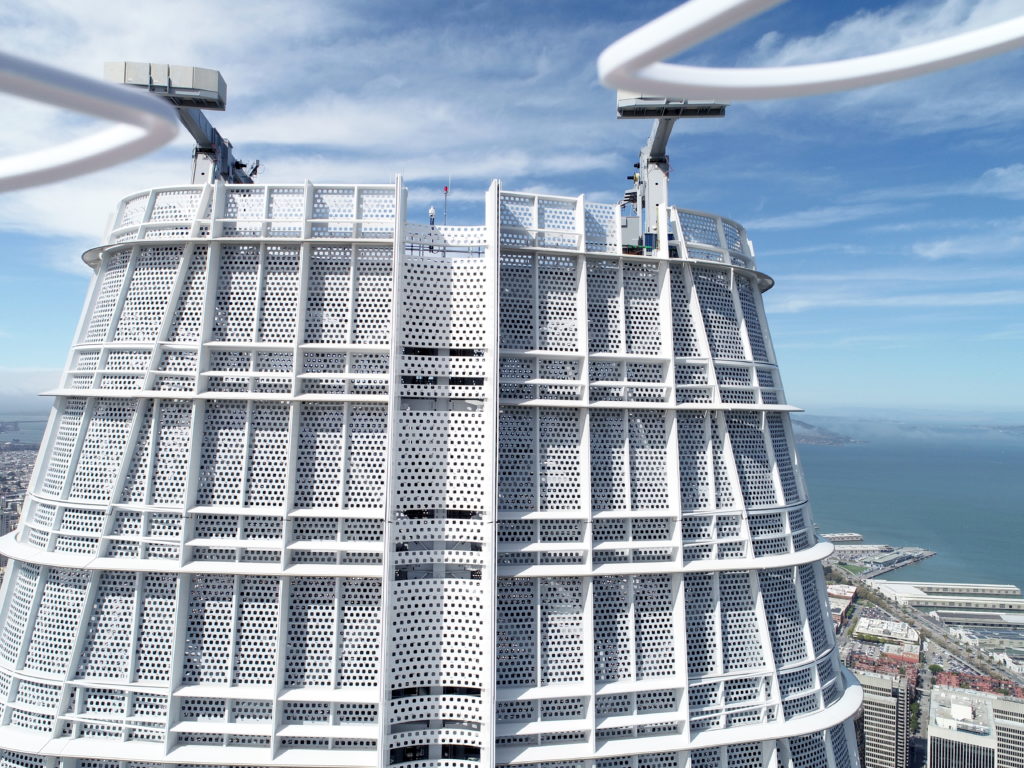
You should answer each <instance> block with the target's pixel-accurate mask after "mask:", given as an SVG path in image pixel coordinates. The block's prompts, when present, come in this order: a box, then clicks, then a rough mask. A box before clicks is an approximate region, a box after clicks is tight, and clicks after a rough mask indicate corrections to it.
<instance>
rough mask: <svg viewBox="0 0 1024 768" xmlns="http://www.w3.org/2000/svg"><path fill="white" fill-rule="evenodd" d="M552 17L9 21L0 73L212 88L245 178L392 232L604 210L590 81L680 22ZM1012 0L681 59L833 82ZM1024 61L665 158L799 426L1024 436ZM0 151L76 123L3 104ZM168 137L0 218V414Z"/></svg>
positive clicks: (703, 127)
mask: <svg viewBox="0 0 1024 768" xmlns="http://www.w3.org/2000/svg"><path fill="white" fill-rule="evenodd" d="M673 5H674V3H672V2H655V1H654V0H638V1H635V2H633V3H630V4H622V3H610V2H595V1H593V0H591V2H574V1H562V2H551V1H550V0H546V1H545V2H534V1H533V0H523V1H520V2H513V3H507V2H506V3H499V2H478V3H452V2H447V3H440V2H420V1H419V0H416V1H410V0H403V1H401V2H397V1H393V0H375V1H372V2H371V1H361V2H312V1H311V2H300V3H281V2H276V1H272V0H253V1H251V2H245V3H241V2H235V3H229V2H210V1H209V0H206V1H204V2H199V1H198V0H179V1H178V2H174V3H173V4H172V3H158V2H154V3H138V2H127V1H126V0H108V1H107V2H104V3H102V4H100V3H98V2H87V3H81V2H75V0H33V2H31V3H29V2H27V1H26V0H8V2H7V3H5V4H4V5H3V6H2V7H0V49H3V50H5V51H8V52H11V53H14V54H19V55H23V56H28V57H34V58H44V57H45V58H46V59H47V60H49V61H52V62H53V63H56V64H57V65H59V66H62V67H65V68H68V69H72V70H75V71H77V72H80V73H84V74H96V75H99V74H100V73H101V72H102V62H103V61H104V60H108V59H128V60H139V61H160V62H171V63H182V64H185V63H188V64H195V65H198V66H205V67H213V68H217V69H220V70H221V71H222V72H223V74H224V77H225V79H226V80H227V83H228V89H229V109H228V111H227V112H226V113H223V114H216V113H214V114H212V115H211V117H212V119H213V121H214V123H215V124H216V125H217V126H218V128H220V129H221V131H222V132H223V133H224V134H225V135H226V136H228V137H229V138H230V139H231V140H232V141H233V142H234V143H235V145H236V151H237V154H238V155H239V156H240V157H242V158H243V159H247V160H251V159H255V158H259V159H260V160H261V163H262V169H261V180H262V181H267V182H295V181H302V180H304V179H306V178H309V179H311V180H313V181H318V182H332V181H346V182H353V181H354V182H383V181H388V180H390V178H391V176H392V174H394V173H396V172H401V173H403V174H404V176H405V179H406V183H407V185H408V186H409V188H410V217H412V218H423V219H425V217H426V209H427V207H428V206H429V205H430V204H431V203H433V204H435V205H438V206H439V207H440V194H439V190H440V188H441V186H442V185H443V184H445V183H447V180H448V177H449V175H450V176H451V178H452V186H453V194H452V198H451V202H450V208H449V211H450V213H449V221H452V222H465V223H476V222H478V221H480V220H481V218H482V196H483V191H484V189H485V188H486V187H487V184H488V183H489V181H490V179H491V178H495V177H497V178H501V179H502V181H503V183H504V185H505V187H506V188H510V189H521V190H531V191H544V192H551V193H556V194H572V195H576V194H579V193H580V192H584V193H586V194H587V195H588V196H593V197H594V198H596V199H600V200H604V201H607V202H614V201H615V200H617V199H619V197H620V196H621V193H622V191H623V189H624V188H625V186H626V181H625V176H626V175H627V174H628V173H630V172H631V171H632V163H633V161H634V159H635V154H636V152H637V150H638V149H639V147H640V145H641V144H642V142H643V140H644V138H645V136H646V132H647V126H646V125H642V124H640V123H638V122H632V121H631V122H625V121H622V122H618V121H616V120H615V119H614V97H613V95H612V94H611V93H610V92H608V91H607V90H605V89H604V88H602V87H601V86H600V85H599V84H598V82H597V78H596V75H595V69H594V62H595V60H596V57H597V55H598V54H599V53H600V51H601V50H602V49H603V48H604V47H605V46H606V45H608V44H609V43H611V42H612V41H613V40H615V39H616V38H617V37H619V36H621V35H622V34H624V33H626V32H628V31H630V30H631V29H633V28H634V27H636V26H638V25H639V24H641V23H643V22H645V21H647V20H649V19H651V18H653V17H655V16H657V15H658V14H660V13H662V12H664V11H666V10H669V9H670V8H671V7H673ZM1019 12H1020V3H1019V1H1018V0H920V1H915V2H891V3H883V2H870V1H869V2H854V1H851V2H844V3H819V2H812V0H791V2H789V3H786V4H783V5H782V6H780V7H779V8H776V9H774V10H772V11H770V12H768V13H767V14H764V15H763V16H761V17H759V18H757V19H754V20H752V21H751V22H748V23H747V24H745V25H743V26H742V27H740V28H737V29H735V30H732V31H731V32H729V33H727V34H726V35H724V36H722V37H719V38H717V39H716V40H714V41H711V42H709V43H706V44H704V45H703V46H701V47H700V48H698V49H696V50H694V51H692V52H690V53H688V54H686V55H685V56H684V57H683V58H684V59H685V60H686V61H689V62H694V63H706V64H714V65H718V66H730V65H741V66H755V65H764V64H783V63H801V62H808V61H823V60H829V59H832V58H836V57H839V56H852V55H859V54H864V53H870V52H875V51H882V50H890V49H892V48H896V47H901V46H905V45H909V44H912V43H916V42H924V41H927V40H933V39H937V38H939V37H943V36H945V35H948V34H951V33H954V32H958V31H962V30H965V29H968V28H972V27H978V26H983V25H984V24H987V23H991V22H994V21H1000V20H1003V19H1006V18H1009V17H1011V16H1013V15H1015V14H1017V13H1019ZM1022 82H1024V53H1021V52H1015V53H1010V54H1004V55H1002V56H999V57H996V58H994V59H991V60H988V61H984V62H978V63H975V64H971V65H968V66H965V67H961V68H959V69H957V70H953V71H950V72H945V73H938V74H933V75H929V76H927V77H925V78H920V79H917V80H912V81H908V82H904V83H897V84H892V85H887V86H880V87H876V88H872V89H867V90H864V91H858V92H854V93H848V94H838V95H832V96H822V97H812V98H805V99H797V100H789V101H780V102H765V103H752V104H736V105H734V106H733V107H731V108H730V113H729V115H728V116H727V117H726V118H725V119H724V120H708V121H691V122H690V123H687V124H685V125H680V126H679V127H677V129H676V133H675V135H674V137H673V141H672V143H671V145H670V155H671V161H672V199H673V202H674V203H675V204H676V205H679V206H681V207H686V208H697V209H702V210H709V211H714V212H717V213H721V214H723V215H726V216H729V217H731V218H734V219H736V220H738V221H740V222H741V223H743V224H745V225H746V226H747V228H748V231H749V234H750V236H751V238H752V240H753V241H754V245H755V248H756V251H757V255H758V264H759V267H760V268H761V269H762V270H763V271H765V272H767V273H768V274H770V275H772V276H773V277H774V278H775V279H776V282H777V284H776V287H775V288H774V289H773V290H771V291H770V292H769V293H768V294H767V295H766V307H767V310H768V313H769V317H770V321H771V327H772V334H773V337H774V341H775V345H776V349H777V352H778V355H779V358H780V362H781V366H782V374H783V380H784V383H785V385H786V389H787V393H788V396H789V399H790V401H791V402H793V403H796V404H798V405H803V406H805V407H808V408H809V409H810V410H812V411H819V412H821V411H826V410H833V411H839V410H848V409H851V408H859V409H868V408H870V409H905V408H914V409H922V410H927V411H930V412H932V413H933V414H948V415H950V416H953V415H959V414H963V413H964V412H971V413H977V414H979V418H982V417H984V418H992V419H1022V418H1024V407H1022V406H1021V405H1020V394H1019V393H1020V382H1021V380H1022V377H1024V286H1022V282H1024V216H1022V215H1021V206H1022V201H1024V132H1022V131H1021V126H1022V125H1024V89H1022V88H1021V87H1020V84H1021V83H1022ZM0 112H3V113H4V114H5V115H16V116H17V119H16V120H6V121H4V123H5V125H3V126H0V151H2V152H12V151H16V150H17V151H22V150H25V149H29V148H37V147H40V146H45V144H46V142H48V141H50V140H52V139H53V138H56V137H61V138H67V137H69V136H73V135H77V134H80V133H82V132H84V131H86V130H88V129H89V128H90V127H92V126H91V125H90V123H89V122H88V121H86V120H82V119H75V118H69V117H68V116H67V115H63V114H60V113H58V112H56V111H54V110H50V109H47V108H43V107H36V106H33V105H29V104H26V103H24V102H20V101H16V100H14V99H6V98H0ZM189 158H190V149H189V145H188V142H187V140H186V139H185V138H184V136H181V137H179V139H178V140H177V141H176V142H175V143H174V144H172V145H171V146H169V147H167V148H165V149H163V150H161V151H159V152H157V153H154V154H153V155H150V156H148V157H146V158H142V159H140V160H137V161H134V162H132V163H128V164H125V165H122V166H120V167H118V168H115V169H111V170H109V171H106V172H103V173H100V174H94V175H92V176H89V177H86V178H83V179H78V180H75V181H72V182H67V183H63V184H59V185H52V186H48V187H42V188H37V189H34V190H28V191H25V192H21V193H13V194H9V195H6V196H5V197H4V199H3V205H2V206H0V254H2V259H0V403H2V402H3V401H4V400H5V399H6V401H7V402H11V399H12V398H14V397H16V396H26V395H28V394H29V393H32V392H36V391H39V390H41V389H44V388H46V387H49V386H52V385H53V383H54V382H55V380H56V372H57V371H58V370H59V369H60V368H61V366H62V365H63V363H64V359H65V355H66V352H67V345H68V343H69V341H70V339H71V335H72V332H73V329H74V326H75V323H76V322H77V318H78V315H79V311H80V308H81V303H82V299H83V297H84V293H85V290H86V287H87V284H88V282H87V281H88V276H89V273H88V270H87V269H86V268H85V267H84V266H83V265H82V264H81V262H80V260H79V254H80V253H81V252H82V251H83V250H84V249H85V248H88V247H90V246H92V245H95V244H96V243H97V242H98V240H99V238H100V237H101V236H102V233H103V229H104V225H105V222H106V219H107V215H108V214H109V212H110V211H112V210H113V208H114V205H115V204H116V201H117V200H118V199H119V198H121V197H123V196H124V195H126V194H128V193H129V192H132V191H134V190H137V189H141V188H144V187H148V186H158V185H163V184H178V183H186V182H187V181H188V178H189V167H190V159H189Z"/></svg>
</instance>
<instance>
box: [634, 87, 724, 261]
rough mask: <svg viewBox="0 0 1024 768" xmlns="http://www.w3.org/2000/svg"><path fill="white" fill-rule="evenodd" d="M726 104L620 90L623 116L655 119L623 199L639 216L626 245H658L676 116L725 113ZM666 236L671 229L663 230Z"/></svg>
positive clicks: (666, 193) (688, 116) (651, 246)
mask: <svg viewBox="0 0 1024 768" xmlns="http://www.w3.org/2000/svg"><path fill="white" fill-rule="evenodd" d="M727 106H728V105H727V104H722V103H720V102H716V101H690V100H678V99H665V98H662V97H660V96H645V95H643V94H638V93H630V92H627V91H619V93H618V103H617V111H618V117H619V118H620V119H623V120H654V125H653V126H652V127H651V135H650V136H649V137H648V139H647V143H646V144H644V146H643V148H642V149H641V150H640V160H639V162H637V163H636V164H635V165H634V167H635V168H636V173H634V174H633V175H631V176H629V177H628V178H629V179H631V180H632V181H633V189H631V190H627V191H626V196H625V199H624V201H623V202H624V203H631V204H632V205H633V206H634V207H635V208H636V212H637V218H636V219H635V220H634V221H633V222H630V221H629V220H628V219H627V226H626V227H625V230H626V231H625V233H624V236H623V245H624V246H627V247H640V248H642V249H651V250H653V249H655V248H657V245H658V240H659V236H660V235H661V234H662V233H661V232H660V228H661V225H660V224H659V221H664V220H667V219H666V218H665V214H663V213H662V212H663V211H664V212H666V213H667V211H668V177H669V161H668V140H669V137H670V136H671V135H672V128H673V127H675V123H676V120H680V119H683V118H705V117H724V116H725V108H726V107H727ZM664 235H665V237H666V239H667V235H668V233H664Z"/></svg>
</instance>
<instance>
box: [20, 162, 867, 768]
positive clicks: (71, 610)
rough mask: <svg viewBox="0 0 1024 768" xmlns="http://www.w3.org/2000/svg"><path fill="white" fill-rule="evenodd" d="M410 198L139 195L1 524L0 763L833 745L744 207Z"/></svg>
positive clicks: (104, 263)
mask: <svg viewBox="0 0 1024 768" xmlns="http://www.w3.org/2000/svg"><path fill="white" fill-rule="evenodd" d="M406 214H407V211H406V205H405V192H404V189H403V188H402V186H401V181H400V180H398V181H397V183H395V184H390V185H314V184H308V183H307V184H305V185H279V186H274V185H225V184H223V183H217V184H213V185H207V186H188V187H176V188H166V189H157V190H152V191H150V192H145V193H142V194H140V195H135V196H132V197H130V198H128V199H127V200H125V201H123V202H122V204H121V205H120V208H119V210H118V213H117V216H116V218H115V221H114V227H113V229H112V230H111V232H110V235H109V239H108V242H107V243H106V244H105V245H103V246H100V247H98V248H95V249H92V250H91V251H89V252H88V253H87V254H86V259H87V262H88V263H89V264H90V265H91V266H92V267H93V268H94V270H95V277H94V280H93V284H92V286H91V288H90V291H89V295H88V298H87V301H86V305H85V309H84V311H83V315H82V320H81V323H80V327H79V330H78V332H77V334H76V337H75V341H74V343H73V346H72V350H71V354H70V356H69V358H68V364H67V370H66V371H65V373H64V376H63V378H62V380H61V384H60V386H59V387H58V389H57V390H55V391H54V392H53V393H52V394H53V395H54V397H55V404H54V409H53V412H52V416H51V419H50V424H49V427H48V430H47V433H46V437H45V438H44V443H43V446H42V450H41V453H40V458H39V463H38V466H37V469H36V472H35V477H34V478H33V481H32V485H31V489H30V493H29V496H28V498H27V500H26V504H25V513H24V517H23V521H22V524H21V526H20V527H19V529H18V531H17V532H16V533H14V534H11V535H9V536H7V537H6V538H4V539H2V540H0V551H2V554H4V555H6V556H8V557H9V558H10V559H11V565H10V568H9V569H8V573H7V576H6V579H5V582H4V586H3V593H2V604H0V744H2V745H3V749H2V750H0V766H4V767H6V766H18V767H19V768H145V767H147V766H151V765H152V766H158V765H159V766H178V765H184V766H193V765H200V764H203V765H210V764H213V765H224V766H263V765H280V766H346V767H351V768H356V767H364V766H365V767H366V768H370V767H371V766H376V767H379V768H386V767H387V766H394V765H401V766H408V768H470V767H471V766H475V765H483V766H492V767H493V766H513V765H532V766H538V767H539V768H549V767H551V768H554V767H555V766H558V767H559V768H562V767H566V766H579V768H704V767H710V766H714V767H715V768H740V767H742V768H748V767H749V768H769V767H775V766H787V767H788V768H809V767H810V766H834V767H835V768H856V755H855V754H854V751H853V750H852V749H851V748H850V743H851V742H850V738H851V735H852V734H851V731H850V726H849V725H848V721H849V718H850V716H851V715H852V714H853V713H854V711H855V710H856V707H857V705H858V704H859V698H860V697H859V690H858V689H857V687H856V685H855V684H853V683H851V681H850V680H849V679H848V677H847V676H846V675H845V673H843V671H842V669H841V667H840V665H839V662H838V657H837V655H836V648H835V642H834V639H833V637H832V633H831V632H830V631H829V627H830V625H829V622H828V619H827V617H828V612H827V609H826V608H825V606H824V602H823V601H824V599H825V596H824V584H823V580H822V571H821V566H820V561H821V559H822V558H823V557H824V556H825V555H826V554H828V552H829V551H830V549H831V545H829V544H827V543H824V542H819V541H817V539H816V537H815V535H814V532H813V525H812V520H811V514H810V509H809V506H808V502H807V496H806V488H805V486H804V483H803V479H802V476H801V471H800V465H799V460H798V457H797V455H796V453H795V450H794V447H793V437H792V431H791V428H790V423H789V413H790V412H791V411H793V410H795V409H794V408H792V407H791V406H789V405H787V404H786V401H785V397H784V393H783V390H782V388H781V380H780V378H779V373H778V370H777V369H776V364H775V358H774V353H773V350H772V345H771V340H770V338H769V336H768V333H767V325H766V323H765V321H764V315H763V307H762V303H761V293H762V291H764V290H766V289H767V288H768V287H770V285H771V281H770V279H769V278H767V277H766V276H764V275H762V274H760V273H759V272H757V271H756V268H755V264H754V260H753V257H752V255H751V249H750V247H749V244H748V243H747V240H746V235H745V232H744V231H743V229H742V228H741V227H739V225H736V224H735V223H733V222H729V221H727V220H724V219H721V218H720V217H716V216H711V215H707V214H700V213H696V212H692V211H682V210H672V211H671V215H670V216H669V223H670V227H671V228H672V232H673V237H672V238H671V239H669V238H666V239H665V242H664V243H663V244H662V246H661V247H660V248H655V249H654V250H649V251H642V252H639V253H629V252H624V251H623V248H622V244H621V235H620V232H621V219H620V213H619V209H618V207H617V206H612V205H605V204H599V203H591V202H588V201H587V200H586V199H585V198H584V197H582V196H581V197H579V198H564V197H554V196H545V195H535V194H527V193H515V192H505V191H503V190H502V189H501V187H500V185H499V184H498V183H497V182H495V183H494V184H493V185H492V186H491V188H490V190H489V192H488V193H487V196H486V218H485V222H484V224H483V225H482V226H475V227H472V226H466V227H459V226H438V227H428V226H422V225H417V224H413V223H409V222H408V221H407V215H406ZM669 242H672V247H671V248H669V247H668V243H669ZM627 250H629V249H627Z"/></svg>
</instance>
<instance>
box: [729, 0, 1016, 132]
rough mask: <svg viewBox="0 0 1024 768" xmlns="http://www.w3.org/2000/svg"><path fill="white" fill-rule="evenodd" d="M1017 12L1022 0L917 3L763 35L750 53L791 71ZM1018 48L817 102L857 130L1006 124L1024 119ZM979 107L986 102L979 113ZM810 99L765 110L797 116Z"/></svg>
mask: <svg viewBox="0 0 1024 768" xmlns="http://www.w3.org/2000/svg"><path fill="white" fill-rule="evenodd" d="M1019 14H1020V3H1019V2H1017V0H919V1H916V2H904V3H899V4H893V5H888V6H885V7H883V8H879V9H878V10H874V11H865V10H861V11H858V12H856V13H854V14H853V15H852V16H850V17H848V18H845V19H842V20H840V21H837V22H835V23H833V24H830V25H829V26H828V28H827V29H826V30H825V31H824V32H822V33H820V34H817V35H808V36H803V37H795V38H794V37H786V36H785V35H783V34H781V33H779V32H770V33H768V34H766V35H764V36H763V37H762V38H761V39H760V40H759V41H758V42H757V44H756V45H755V46H754V48H753V49H752V50H751V52H750V54H749V55H748V56H747V61H746V63H747V64H748V65H752V66H786V65H792V64H805V63H811V62H821V61H832V60H836V59H843V58H850V57H854V56H863V55H866V54H870V53H880V52H883V51H890V50H895V49H899V48H905V47H907V46H911V45H916V44H919V43H925V42H930V41H933V40H938V39H941V38H944V37H948V36H951V35H954V34H958V33H960V32H965V31H968V30H971V29H977V28H980V27H983V26H986V25H989V24H993V23H996V22H1000V21H1005V20H1007V19H1010V18H1013V17H1015V16H1018V15H1019ZM1021 59H1024V54H1022V53H1021V52H1019V51H1015V52H1011V53H1005V54H1002V55H1000V56H999V57H997V58H996V59H994V60H988V61H981V62H975V63H973V64H971V65H968V66H965V67H961V68H958V69H954V70H950V71H947V72H942V73H938V74H932V75H929V76H928V77H924V78H919V79H916V80H911V81H903V82H899V83H892V84H889V85H884V86H877V87H874V88H867V89H863V90H859V91H853V92H849V93H844V94H837V95H834V96H828V97H821V98H819V99H817V100H816V101H815V102H814V103H815V105H816V106H817V108H818V109H819V110H820V111H823V112H828V113H831V114H832V115H833V117H836V118H845V119H851V116H852V119H855V120H856V121H857V123H858V125H859V126H863V127H871V128H872V129H874V130H878V131H881V132H886V133H894V134H904V135H919V134H930V133H938V132H947V131H965V130H971V129H976V128H980V127H985V126H993V125H1005V124H1006V121H1007V120H1008V119H1013V118H1020V117H1021V116H1024V92H1022V91H1021V90H1020V88H1019V87H1018V81H1017V78H1016V76H1015V74H1014V67H1013V66H1011V65H1008V61H1010V60H1012V61H1014V62H1020V61H1021ZM979 105H984V107H983V108H979ZM805 108H806V102H805V101H796V102H792V101H791V102H779V103H776V104H769V105H766V107H761V108H760V109H762V110H770V111H774V112H796V111H799V110H800V109H805Z"/></svg>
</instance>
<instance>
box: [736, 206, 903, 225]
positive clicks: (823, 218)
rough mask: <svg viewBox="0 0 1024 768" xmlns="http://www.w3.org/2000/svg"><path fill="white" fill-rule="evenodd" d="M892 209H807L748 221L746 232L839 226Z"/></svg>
mask: <svg viewBox="0 0 1024 768" xmlns="http://www.w3.org/2000/svg"><path fill="white" fill-rule="evenodd" d="M891 213H892V208H891V207H890V206H887V205H880V204H874V203H863V204H860V205H829V206H825V207H822V208H808V209H806V210H802V211H792V212H790V213H783V214H780V215H777V216H766V217H764V218H761V219H753V220H751V221H748V222H747V224H746V226H747V229H748V230H758V229H810V228H813V227H827V226H829V225H831V224H841V223H843V222H847V221H859V220H861V219H869V218H872V217H874V216H884V215H886V214H891Z"/></svg>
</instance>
